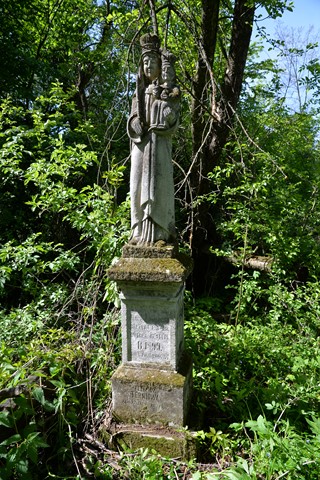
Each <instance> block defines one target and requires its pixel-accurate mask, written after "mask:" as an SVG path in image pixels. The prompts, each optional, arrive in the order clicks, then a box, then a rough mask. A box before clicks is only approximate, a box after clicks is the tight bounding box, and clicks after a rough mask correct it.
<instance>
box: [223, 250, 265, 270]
mask: <svg viewBox="0 0 320 480" xmlns="http://www.w3.org/2000/svg"><path fill="white" fill-rule="evenodd" d="M224 259H225V260H226V261H227V262H229V263H232V264H233V265H243V266H244V267H245V268H252V269H253V270H260V271H261V272H268V273H270V272H271V267H272V263H273V258H272V257H268V256H260V255H247V256H246V257H244V258H243V256H241V255H240V254H239V255H237V254H236V253H234V254H233V255H229V256H228V257H224Z"/></svg>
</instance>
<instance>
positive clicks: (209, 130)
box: [190, 0, 255, 294]
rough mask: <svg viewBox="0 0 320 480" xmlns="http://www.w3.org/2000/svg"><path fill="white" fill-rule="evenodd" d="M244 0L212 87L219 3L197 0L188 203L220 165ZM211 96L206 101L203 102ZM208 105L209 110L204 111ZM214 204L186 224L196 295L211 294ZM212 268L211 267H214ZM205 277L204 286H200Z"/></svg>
mask: <svg viewBox="0 0 320 480" xmlns="http://www.w3.org/2000/svg"><path fill="white" fill-rule="evenodd" d="M247 3H248V2H247V0H235V4H234V10H233V22H232V32H231V41H230V47H229V52H228V53H227V58H226V68H225V73H224V78H223V81H222V82H221V84H220V85H219V86H218V87H217V86H216V82H217V80H216V79H215V78H214V68H213V61H214V54H215V48H216V39H217V31H218V26H219V18H218V15H219V1H217V2H213V1H212V0H202V8H203V15H202V24H201V35H202V39H201V45H202V46H200V48H199V60H198V68H197V75H196V77H195V79H194V82H193V93H194V97H195V99H194V101H193V111H192V132H193V170H192V176H191V185H192V188H193V199H196V198H199V196H202V195H206V194H207V193H209V191H210V184H209V181H208V173H209V172H210V171H211V170H212V169H213V168H214V167H215V166H216V165H218V164H219V163H220V162H221V154H222V151H223V148H224V147H225V145H226V143H227V140H228V135H229V132H230V129H231V127H232V124H233V121H234V116H235V110H236V108H237V105H238V101H239V97H240V93H241V87H242V83H243V74H244V69H245V64H246V59H247V56H248V51H249V44H250V38H251V33H252V25H253V18H254V11H255V7H254V6H252V5H251V6H249V5H248V4H247ZM209 96H211V102H210V103H209V102H208V98H209ZM208 105H209V107H208ZM215 213H216V212H214V210H213V206H212V205H210V204H208V203H207V202H200V203H198V202H197V205H196V207H194V210H193V224H192V226H191V237H190V240H191V247H192V256H193V258H194V261H195V268H194V272H193V289H194V292H195V294H199V293H210V292H209V291H208V286H210V287H209V288H211V286H212V281H211V279H210V278H209V277H210V275H211V273H210V272H211V271H212V261H213V259H212V254H210V251H209V248H210V246H218V244H219V238H218V235H217V232H216V229H215V225H214V221H213V219H214V216H215ZM214 268H217V265H216V264H215V267H214ZM204 278H205V279H206V283H207V282H209V283H207V284H204Z"/></svg>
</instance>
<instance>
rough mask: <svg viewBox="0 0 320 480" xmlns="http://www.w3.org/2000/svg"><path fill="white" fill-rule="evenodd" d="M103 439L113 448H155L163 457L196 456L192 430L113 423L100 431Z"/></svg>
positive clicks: (195, 441)
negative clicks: (106, 429)
mask: <svg viewBox="0 0 320 480" xmlns="http://www.w3.org/2000/svg"><path fill="white" fill-rule="evenodd" d="M101 433H102V437H103V441H104V442H105V443H107V444H108V447H109V448H111V449H114V450H127V449H128V448H129V449H130V450H137V449H139V448H143V449H146V448H148V449H149V451H151V450H155V451H156V452H157V453H159V454H160V455H161V456H163V457H171V458H179V459H181V460H186V461H187V460H191V459H193V458H196V457H197V439H196V435H195V433H194V432H190V431H186V430H181V431H177V430H175V429H173V428H170V427H162V426H157V425H127V424H123V423H120V424H118V423H113V424H112V425H111V428H109V429H108V431H102V432H101Z"/></svg>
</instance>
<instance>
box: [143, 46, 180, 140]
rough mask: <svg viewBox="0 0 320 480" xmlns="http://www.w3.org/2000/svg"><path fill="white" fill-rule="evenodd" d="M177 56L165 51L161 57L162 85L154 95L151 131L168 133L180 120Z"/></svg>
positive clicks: (156, 88)
mask: <svg viewBox="0 0 320 480" xmlns="http://www.w3.org/2000/svg"><path fill="white" fill-rule="evenodd" d="M175 61H176V58H175V56H174V55H173V54H172V53H171V52H169V51H164V52H162V55H161V85H159V86H158V87H155V88H154V91H153V95H154V96H155V97H156V99H157V100H155V101H154V102H153V106H152V112H151V125H150V130H152V131H157V133H160V134H161V130H164V131H166V132H167V131H168V129H169V130H170V129H171V128H173V127H175V126H176V124H177V121H178V119H179V106H180V89H179V87H178V86H177V85H176V72H175V68H174V62H175Z"/></svg>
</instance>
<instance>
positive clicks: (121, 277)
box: [108, 254, 192, 283]
mask: <svg viewBox="0 0 320 480" xmlns="http://www.w3.org/2000/svg"><path fill="white" fill-rule="evenodd" d="M191 271H192V259H191V258H190V257H188V256H187V255H183V254H179V255H178V257H177V258H142V257H122V258H121V259H120V260H119V261H118V262H117V263H116V264H115V265H113V266H112V267H111V268H109V270H108V276H109V278H110V279H111V280H115V281H126V282H128V281H134V282H174V283H175V282H184V281H185V280H186V278H187V277H188V275H189V274H190V273H191Z"/></svg>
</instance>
